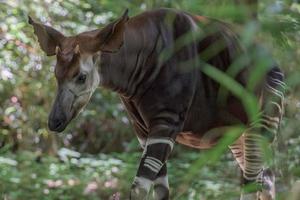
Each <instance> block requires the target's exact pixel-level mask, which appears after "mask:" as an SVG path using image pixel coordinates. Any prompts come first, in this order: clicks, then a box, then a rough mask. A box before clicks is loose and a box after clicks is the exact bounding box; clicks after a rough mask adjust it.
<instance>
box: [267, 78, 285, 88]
mask: <svg viewBox="0 0 300 200" xmlns="http://www.w3.org/2000/svg"><path fill="white" fill-rule="evenodd" d="M271 79H272V82H275V83H278V84H279V85H280V86H281V87H283V88H285V87H286V83H285V82H282V81H280V80H278V79H275V78H271Z"/></svg>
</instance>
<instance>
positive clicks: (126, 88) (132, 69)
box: [99, 18, 158, 98]
mask: <svg viewBox="0 0 300 200" xmlns="http://www.w3.org/2000/svg"><path fill="white" fill-rule="evenodd" d="M157 36H158V31H157V29H156V27H154V25H153V23H149V21H147V20H145V19H143V18H132V19H130V20H129V21H128V24H127V27H126V30H125V33H124V43H123V46H122V47H121V49H120V50H119V51H118V52H116V53H104V52H103V53H101V59H100V60H101V61H100V68H99V74H100V84H101V86H103V87H106V88H109V89H111V90H113V91H116V92H118V93H119V94H121V95H122V96H124V97H125V98H134V97H138V96H139V95H141V94H142V93H143V92H144V91H145V90H146V89H147V85H150V84H149V83H150V82H152V81H154V79H155V78H156V77H155V76H151V75H152V73H153V71H155V68H156V67H155V62H156V60H157V59H156V57H157V51H158V48H157V46H158V37H157ZM156 72H157V71H156Z"/></svg>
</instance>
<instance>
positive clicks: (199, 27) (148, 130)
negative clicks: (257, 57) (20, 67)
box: [29, 9, 284, 200]
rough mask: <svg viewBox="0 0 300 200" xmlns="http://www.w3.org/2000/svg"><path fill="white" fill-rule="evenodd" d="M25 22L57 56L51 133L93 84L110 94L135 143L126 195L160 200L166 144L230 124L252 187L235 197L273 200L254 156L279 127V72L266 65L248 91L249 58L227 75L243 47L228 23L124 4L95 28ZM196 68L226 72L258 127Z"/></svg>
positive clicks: (212, 138)
mask: <svg viewBox="0 0 300 200" xmlns="http://www.w3.org/2000/svg"><path fill="white" fill-rule="evenodd" d="M29 23H30V24H31V25H33V28H34V33H35V34H36V35H37V37H38V41H39V44H40V47H41V48H42V50H43V51H44V52H45V53H46V54H47V55H48V56H53V55H56V59H57V63H56V66H55V77H56V80H57V84H58V89H57V95H56V99H55V101H54V104H53V107H52V111H51V113H50V114H49V120H48V126H49V129H50V130H51V131H56V132H61V131H63V130H64V129H65V128H66V126H67V125H68V124H69V122H70V121H71V120H72V119H73V118H74V117H75V116H77V115H78V113H79V112H80V111H81V110H82V109H83V108H84V107H85V105H86V104H87V103H88V101H89V99H90V97H91V95H92V94H93V92H94V91H95V89H96V88H97V87H98V86H102V87H105V88H108V89H110V90H112V91H115V92H117V93H118V94H119V96H120V98H121V101H122V102H123V104H124V106H125V108H126V110H127V112H128V114H129V117H130V119H131V122H132V125H133V127H134V129H135V133H136V136H137V138H138V140H139V142H140V145H141V147H142V148H143V149H144V151H143V155H142V158H141V161H140V165H139V167H138V170H137V175H136V177H135V179H134V181H133V184H132V187H131V191H130V199H131V200H140V199H145V198H147V194H148V192H149V190H150V187H151V186H152V185H153V186H154V196H155V199H160V200H161V199H169V184H168V178H167V165H166V162H167V160H168V157H169V155H170V153H171V152H172V149H173V146H174V143H175V142H178V143H180V144H183V145H186V146H190V147H193V148H197V149H205V148H211V147H213V146H214V145H215V144H216V143H217V142H218V141H219V139H220V138H222V136H223V135H225V134H226V133H227V132H228V130H229V129H228V128H229V127H232V126H235V125H237V124H243V125H244V126H245V127H247V129H246V131H245V132H242V133H241V135H240V137H239V138H238V139H237V140H236V142H234V143H233V144H232V145H230V146H229V148H230V149H231V151H232V153H233V155H234V157H235V158H236V160H237V162H238V164H239V166H240V168H241V170H242V174H243V179H244V184H249V183H251V184H255V185H256V186H259V187H256V190H255V191H251V192H242V195H241V199H243V200H245V199H261V200H270V199H275V178H274V175H273V173H272V171H271V170H270V169H269V166H268V164H266V163H265V162H264V159H263V157H264V152H265V151H264V150H263V148H271V147H270V146H268V145H265V146H262V145H261V143H262V141H263V140H265V139H268V142H270V143H271V142H272V140H273V139H274V138H275V135H276V134H277V131H278V128H279V125H280V121H281V118H282V115H283V98H284V96H283V92H282V90H283V88H284V83H283V73H282V72H281V70H280V69H279V68H278V67H277V65H275V64H274V65H273V64H270V66H269V67H268V68H267V70H266V73H265V74H264V75H263V76H262V77H261V78H260V79H259V81H258V82H257V84H256V85H255V87H253V88H252V90H251V89H250V88H248V87H247V84H248V82H249V80H250V77H251V70H253V66H251V64H249V63H247V62H245V63H242V64H243V65H244V66H242V67H240V68H238V71H237V72H236V73H234V74H231V75H229V73H228V71H229V70H230V66H232V65H233V64H234V62H235V60H236V59H237V58H238V57H239V56H240V55H242V54H246V55H247V51H246V50H245V48H243V45H242V44H241V42H240V40H239V39H238V35H237V34H236V33H235V31H233V30H232V28H231V27H230V26H229V25H228V24H227V23H225V22H221V21H218V20H215V19H212V18H209V17H203V16H196V15H192V14H189V13H186V12H182V11H177V10H173V9H157V10H153V11H147V12H144V13H142V14H139V15H137V16H135V17H132V18H130V19H129V17H128V10H126V11H125V13H124V14H123V15H122V16H121V17H120V18H119V19H117V20H116V21H114V22H112V23H110V24H108V25H107V26H105V27H104V28H102V29H97V30H93V31H88V32H83V33H80V34H78V35H76V36H70V37H67V36H64V35H63V34H62V33H60V32H59V31H57V30H55V29H53V28H51V27H50V26H47V25H43V24H41V23H38V22H35V21H34V20H33V19H32V18H30V17H29ZM250 63H251V62H250ZM205 65H209V66H211V67H213V68H214V69H215V70H217V71H219V72H222V73H225V74H228V76H231V78H232V79H233V80H235V81H236V83H237V84H238V85H239V86H242V87H243V88H244V89H245V90H246V91H248V92H251V93H252V94H253V95H255V97H257V99H258V102H259V111H260V112H259V114H260V116H261V117H260V120H259V122H258V123H253V121H251V120H250V117H249V116H248V114H247V112H246V109H245V107H246V106H245V105H243V103H242V100H241V98H239V97H237V96H236V95H235V94H234V93H232V92H231V91H228V93H227V96H226V95H225V96H226V97H225V99H223V101H220V100H219V96H218V94H219V92H220V90H221V88H222V84H220V82H219V81H218V80H216V79H214V78H213V77H211V76H208V75H207V74H206V73H204V72H203V70H202V69H204V66H205ZM254 124H255V125H254ZM257 124H258V125H257ZM264 144H265V143H264ZM266 146H267V147H266Z"/></svg>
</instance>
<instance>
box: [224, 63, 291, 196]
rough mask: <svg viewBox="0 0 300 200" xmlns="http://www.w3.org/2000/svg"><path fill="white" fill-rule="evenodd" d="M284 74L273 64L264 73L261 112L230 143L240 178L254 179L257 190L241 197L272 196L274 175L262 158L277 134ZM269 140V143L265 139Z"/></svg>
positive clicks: (251, 181)
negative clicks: (259, 116) (255, 121)
mask: <svg viewBox="0 0 300 200" xmlns="http://www.w3.org/2000/svg"><path fill="white" fill-rule="evenodd" d="M284 89H285V84H284V83H283V74H282V73H281V71H280V70H279V69H278V68H273V69H272V70H271V71H270V72H269V73H268V74H267V80H266V82H265V85H264V89H263V91H262V96H261V100H262V102H261V103H262V116H261V119H260V121H259V122H258V123H255V124H253V125H252V126H251V127H250V128H249V129H248V130H247V131H246V132H245V133H244V134H243V135H242V136H241V137H240V138H239V140H238V141H237V142H236V143H235V144H233V145H231V146H230V149H231V151H232V153H233V154H234V156H235V158H236V160H237V162H238V163H239V165H240V168H241V169H242V171H243V182H244V184H245V185H248V184H249V183H257V184H258V185H257V186H258V188H259V191H258V192H253V193H247V192H244V193H243V194H242V196H241V200H274V199H275V176H274V174H273V172H272V171H271V170H270V169H269V168H268V167H269V166H268V163H267V162H265V161H264V158H265V157H266V156H265V155H264V154H265V152H267V151H269V150H270V149H271V148H272V147H271V143H272V142H273V141H274V139H275V138H276V135H277V132H278V129H279V125H280V121H281V118H282V115H283V99H284V95H283V91H284ZM266 140H267V141H268V142H270V144H269V145H268V146H266V145H263V144H266V143H265V141H266Z"/></svg>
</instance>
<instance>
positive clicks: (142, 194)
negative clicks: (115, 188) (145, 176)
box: [129, 187, 148, 200]
mask: <svg viewBox="0 0 300 200" xmlns="http://www.w3.org/2000/svg"><path fill="white" fill-rule="evenodd" d="M147 194H148V192H147V191H146V190H145V189H143V188H139V187H133V188H132V189H131V191H130V198H129V199H130V200H146V199H147Z"/></svg>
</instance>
